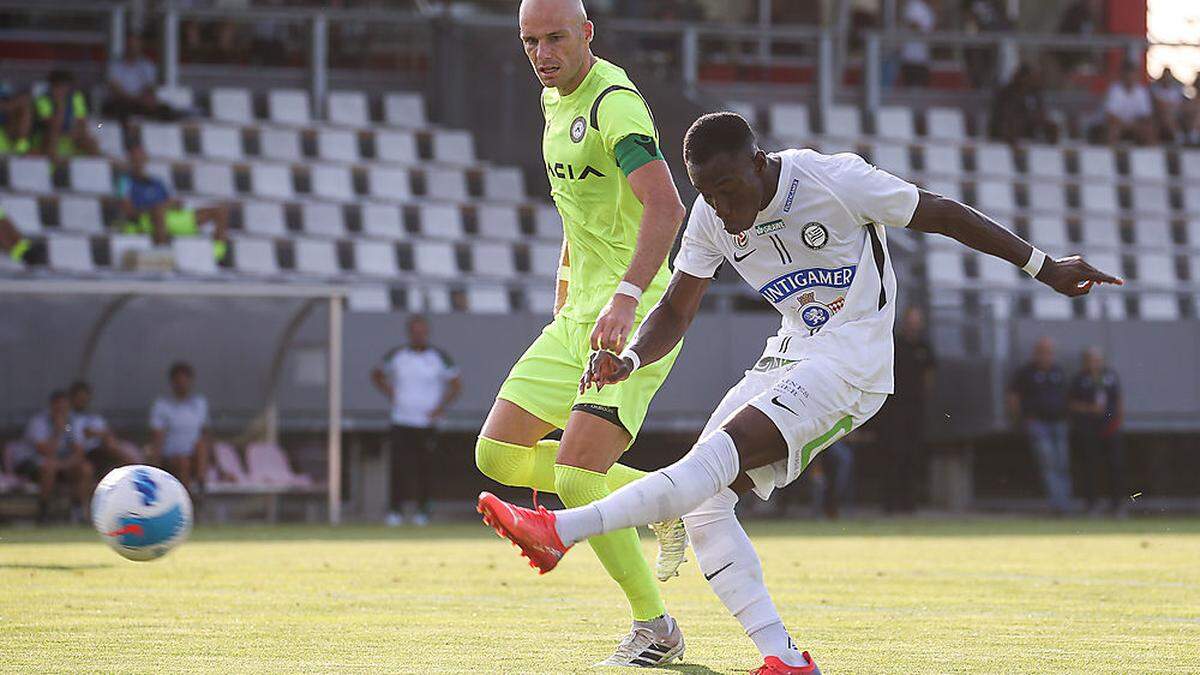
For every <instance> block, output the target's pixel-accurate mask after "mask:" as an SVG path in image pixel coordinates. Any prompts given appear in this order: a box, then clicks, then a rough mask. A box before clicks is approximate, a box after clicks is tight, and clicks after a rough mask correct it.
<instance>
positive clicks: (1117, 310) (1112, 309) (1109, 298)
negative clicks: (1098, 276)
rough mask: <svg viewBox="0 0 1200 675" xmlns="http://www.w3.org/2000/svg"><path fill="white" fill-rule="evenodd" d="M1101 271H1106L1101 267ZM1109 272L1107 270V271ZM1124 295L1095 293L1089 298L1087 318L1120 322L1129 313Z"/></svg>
mask: <svg viewBox="0 0 1200 675" xmlns="http://www.w3.org/2000/svg"><path fill="white" fill-rule="evenodd" d="M1100 269H1106V268H1103V267H1101V268H1100ZM1106 271H1107V270H1106ZM1125 297H1126V296H1125V294H1124V293H1093V294H1091V295H1089V296H1088V297H1087V305H1086V307H1087V317H1088V318H1089V319H1108V320H1110V321H1112V320H1116V321H1120V320H1123V319H1125V317H1126V315H1127V314H1128V312H1127V311H1126V309H1125Z"/></svg>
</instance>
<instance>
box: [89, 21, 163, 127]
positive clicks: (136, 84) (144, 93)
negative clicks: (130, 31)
mask: <svg viewBox="0 0 1200 675" xmlns="http://www.w3.org/2000/svg"><path fill="white" fill-rule="evenodd" d="M157 85H158V67H157V66H155V65H154V62H153V61H151V60H150V59H148V58H146V55H145V53H144V52H143V51H142V39H141V37H139V36H137V35H130V36H129V40H128V41H127V42H126V43H125V55H124V56H122V57H121V58H120V59H118V60H112V61H109V63H108V100H107V101H105V102H104V112H105V113H106V114H108V115H111V116H112V117H116V118H117V119H119V120H121V124H122V125H124V124H126V123H127V122H128V121H129V117H130V116H131V115H143V116H146V117H153V118H155V119H161V120H173V119H178V118H179V117H180V114H179V113H177V112H176V111H175V110H174V109H172V108H171V106H169V105H167V104H165V103H162V102H161V101H159V100H158V95H157V94H156V93H155V88H156V86H157Z"/></svg>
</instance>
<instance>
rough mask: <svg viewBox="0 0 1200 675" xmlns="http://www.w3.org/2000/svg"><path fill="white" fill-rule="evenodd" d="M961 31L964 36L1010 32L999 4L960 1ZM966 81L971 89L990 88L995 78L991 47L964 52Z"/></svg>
mask: <svg viewBox="0 0 1200 675" xmlns="http://www.w3.org/2000/svg"><path fill="white" fill-rule="evenodd" d="M962 4H963V10H964V17H963V19H964V20H963V23H964V25H963V29H964V30H965V32H967V33H998V32H1001V31H1006V30H1010V29H1011V28H1012V22H1011V21H1010V20H1009V17H1008V12H1007V10H1006V9H1005V8H1004V7H1002V6H1001V4H1000V2H999V0H963V3H962ZM963 58H964V59H965V60H966V62H967V80H968V81H969V82H970V83H971V86H972V87H975V88H976V89H982V88H984V87H991V86H993V85H994V84H996V82H997V78H996V49H995V48H993V47H992V46H990V45H987V46H983V47H968V48H965V49H963Z"/></svg>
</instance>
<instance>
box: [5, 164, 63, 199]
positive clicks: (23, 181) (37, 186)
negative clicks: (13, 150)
mask: <svg viewBox="0 0 1200 675" xmlns="http://www.w3.org/2000/svg"><path fill="white" fill-rule="evenodd" d="M50 177H51V173H50V162H49V161H47V160H46V159H45V158H44V157H9V158H8V187H9V188H11V189H13V190H19V191H21V192H53V191H54V187H53V186H52V185H51V182H50Z"/></svg>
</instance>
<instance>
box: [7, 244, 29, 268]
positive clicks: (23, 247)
mask: <svg viewBox="0 0 1200 675" xmlns="http://www.w3.org/2000/svg"><path fill="white" fill-rule="evenodd" d="M32 245H33V242H31V241H29V240H28V239H22V240H21V241H18V242H17V243H16V245H14V246H13V247H12V250H10V251H9V252H8V255H9V257H10V258H12V259H13V260H15V261H17V262H21V260H23V259H24V258H25V254H26V253H28V252H29V247H30V246H32Z"/></svg>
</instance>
